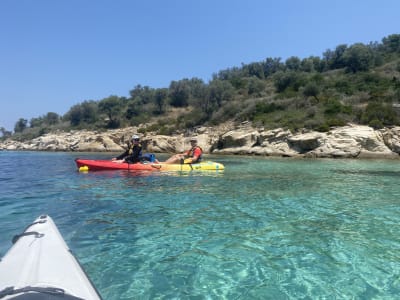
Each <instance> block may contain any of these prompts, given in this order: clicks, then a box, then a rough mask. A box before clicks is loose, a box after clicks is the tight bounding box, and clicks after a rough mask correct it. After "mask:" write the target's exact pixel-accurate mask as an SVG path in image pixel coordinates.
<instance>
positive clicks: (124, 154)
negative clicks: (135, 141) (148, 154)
mask: <svg viewBox="0 0 400 300" xmlns="http://www.w3.org/2000/svg"><path fill="white" fill-rule="evenodd" d="M127 155H128V150H126V151H125V152H124V153H122V154H120V155H118V156H117V157H115V159H113V160H120V159H123V158H124V157H125V156H127Z"/></svg>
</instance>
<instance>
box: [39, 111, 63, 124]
mask: <svg viewBox="0 0 400 300" xmlns="http://www.w3.org/2000/svg"><path fill="white" fill-rule="evenodd" d="M43 121H44V122H45V123H46V124H48V125H55V124H57V123H58V122H60V116H59V115H58V114H57V113H55V112H48V113H47V114H46V115H45V116H44V117H43Z"/></svg>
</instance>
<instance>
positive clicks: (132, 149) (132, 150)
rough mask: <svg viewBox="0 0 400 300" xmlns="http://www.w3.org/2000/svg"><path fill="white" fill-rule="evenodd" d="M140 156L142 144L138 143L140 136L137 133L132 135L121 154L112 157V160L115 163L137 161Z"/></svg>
mask: <svg viewBox="0 0 400 300" xmlns="http://www.w3.org/2000/svg"><path fill="white" fill-rule="evenodd" d="M141 156H142V145H141V144H140V138H139V136H138V135H136V134H135V135H133V136H132V138H131V141H130V142H129V144H128V149H126V151H125V152H124V153H122V154H121V155H119V156H117V157H113V158H112V161H114V162H117V163H123V162H127V163H131V164H132V163H137V162H139V161H140V159H141Z"/></svg>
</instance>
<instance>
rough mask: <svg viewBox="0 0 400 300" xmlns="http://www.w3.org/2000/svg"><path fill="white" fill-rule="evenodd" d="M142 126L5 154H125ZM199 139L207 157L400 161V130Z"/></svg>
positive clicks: (58, 138)
mask: <svg viewBox="0 0 400 300" xmlns="http://www.w3.org/2000/svg"><path fill="white" fill-rule="evenodd" d="M137 132H138V128H137V127H130V128H124V129H116V130H109V131H106V132H97V131H88V130H82V131H71V132H61V131H57V132H53V133H48V134H46V135H43V136H41V137H38V138H35V139H33V140H31V141H29V142H18V141H13V140H10V139H8V140H6V141H4V142H2V143H0V149H1V150H34V151H80V152H87V151H93V152H120V151H123V149H124V147H125V146H126V143H127V141H129V139H130V137H131V135H132V134H135V133H137ZM192 135H195V136H196V137H197V138H198V140H199V145H200V146H201V147H202V148H203V150H204V152H205V153H213V154H240V155H264V156H285V157H312V158H322V157H330V158H378V157H381V158H399V154H400V127H393V128H385V129H381V130H374V129H373V128H371V127H368V126H361V125H353V124H349V125H347V126H344V127H338V128H334V129H332V130H331V131H329V132H326V133H321V132H313V131H305V130H304V131H303V132H301V133H291V132H290V131H289V130H284V129H279V128H278V129H274V130H264V128H256V127H253V126H252V125H251V124H250V123H242V124H240V125H238V126H234V125H233V124H225V125H221V126H219V127H199V128H196V129H195V130H194V131H193V132H191V134H190V136H192ZM141 136H142V139H141V141H142V144H143V148H144V150H145V151H147V152H155V153H165V152H174V153H175V152H182V151H183V150H184V149H187V148H188V147H189V145H190V143H189V137H190V136H189V135H184V134H180V135H175V136H165V135H157V134H152V133H146V134H145V135H141Z"/></svg>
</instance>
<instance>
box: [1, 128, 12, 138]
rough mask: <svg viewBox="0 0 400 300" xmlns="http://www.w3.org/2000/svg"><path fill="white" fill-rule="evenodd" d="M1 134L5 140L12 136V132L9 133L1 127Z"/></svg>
mask: <svg viewBox="0 0 400 300" xmlns="http://www.w3.org/2000/svg"><path fill="white" fill-rule="evenodd" d="M0 133H1V137H2V138H3V139H5V138H8V137H10V136H11V131H7V130H6V129H5V128H4V127H0Z"/></svg>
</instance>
